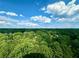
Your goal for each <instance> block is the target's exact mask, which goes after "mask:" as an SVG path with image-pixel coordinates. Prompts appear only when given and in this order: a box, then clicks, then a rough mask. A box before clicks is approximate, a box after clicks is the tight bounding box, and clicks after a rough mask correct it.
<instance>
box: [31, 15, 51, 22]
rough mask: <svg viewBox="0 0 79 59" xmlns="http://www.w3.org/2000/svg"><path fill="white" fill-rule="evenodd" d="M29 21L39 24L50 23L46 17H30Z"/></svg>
mask: <svg viewBox="0 0 79 59" xmlns="http://www.w3.org/2000/svg"><path fill="white" fill-rule="evenodd" d="M31 19H32V20H34V21H39V22H44V23H50V22H51V19H50V18H48V17H46V16H32V17H31Z"/></svg>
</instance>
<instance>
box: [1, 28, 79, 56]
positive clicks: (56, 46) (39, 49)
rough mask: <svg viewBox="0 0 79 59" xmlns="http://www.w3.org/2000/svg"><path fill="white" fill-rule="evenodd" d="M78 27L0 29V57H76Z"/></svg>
mask: <svg viewBox="0 0 79 59" xmlns="http://www.w3.org/2000/svg"><path fill="white" fill-rule="evenodd" d="M78 57H79V29H4V28H3V29H0V58H78Z"/></svg>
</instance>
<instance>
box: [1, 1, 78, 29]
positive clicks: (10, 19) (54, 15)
mask: <svg viewBox="0 0 79 59" xmlns="http://www.w3.org/2000/svg"><path fill="white" fill-rule="evenodd" d="M0 28H79V0H0Z"/></svg>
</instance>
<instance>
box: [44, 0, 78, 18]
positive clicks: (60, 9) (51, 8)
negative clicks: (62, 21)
mask: <svg viewBox="0 0 79 59" xmlns="http://www.w3.org/2000/svg"><path fill="white" fill-rule="evenodd" d="M75 2H76V0H72V1H70V2H69V3H68V4H67V5H66V4H65V2H64V1H59V2H56V3H53V4H49V5H48V6H47V7H46V8H45V10H46V11H45V12H46V13H50V14H53V15H58V16H62V15H65V16H67V17H70V16H73V15H77V14H78V15H79V5H78V4H75Z"/></svg>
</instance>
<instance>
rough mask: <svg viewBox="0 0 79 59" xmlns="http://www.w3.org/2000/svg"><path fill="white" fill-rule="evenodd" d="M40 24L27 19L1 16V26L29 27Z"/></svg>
mask: <svg viewBox="0 0 79 59" xmlns="http://www.w3.org/2000/svg"><path fill="white" fill-rule="evenodd" d="M37 26H39V24H37V23H33V22H31V21H26V20H17V19H12V18H9V17H6V16H0V27H2V28H3V27H4V28H5V27H9V28H27V27H37Z"/></svg>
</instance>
